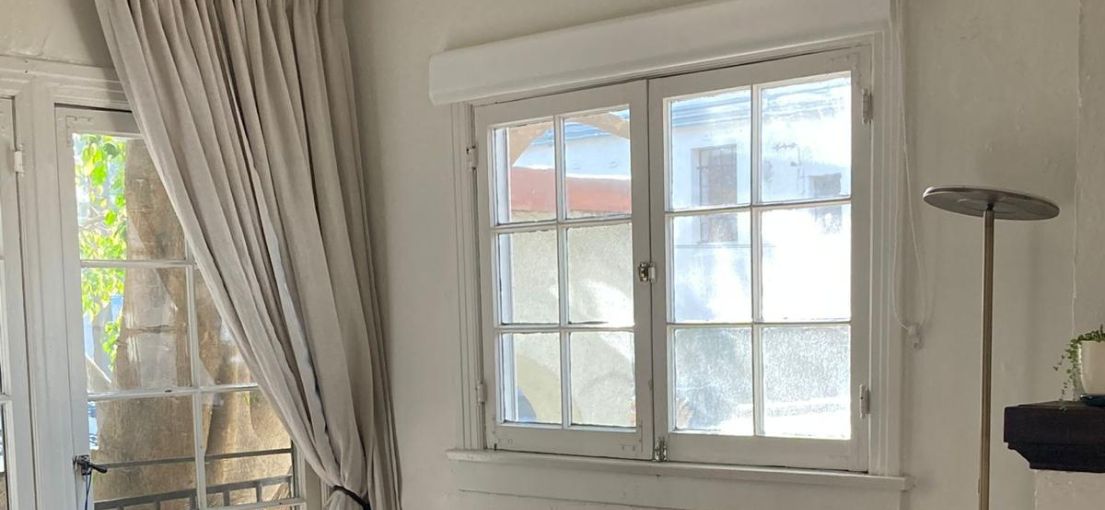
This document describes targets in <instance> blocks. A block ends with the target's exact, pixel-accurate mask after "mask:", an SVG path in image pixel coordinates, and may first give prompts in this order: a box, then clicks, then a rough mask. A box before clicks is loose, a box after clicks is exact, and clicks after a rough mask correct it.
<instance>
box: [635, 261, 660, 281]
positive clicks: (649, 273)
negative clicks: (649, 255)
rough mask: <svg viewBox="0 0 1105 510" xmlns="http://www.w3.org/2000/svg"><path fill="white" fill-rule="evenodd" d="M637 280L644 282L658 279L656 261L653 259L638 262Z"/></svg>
mask: <svg viewBox="0 0 1105 510" xmlns="http://www.w3.org/2000/svg"><path fill="white" fill-rule="evenodd" d="M637 280H639V281H641V282H644V283H652V282H655V281H656V263H655V262H652V261H648V262H641V263H640V264H637Z"/></svg>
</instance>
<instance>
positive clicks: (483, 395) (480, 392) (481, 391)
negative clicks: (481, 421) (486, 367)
mask: <svg viewBox="0 0 1105 510" xmlns="http://www.w3.org/2000/svg"><path fill="white" fill-rule="evenodd" d="M476 403H477V404H480V405H483V404H485V403H487V385H486V384H484V383H483V381H480V382H479V383H476Z"/></svg>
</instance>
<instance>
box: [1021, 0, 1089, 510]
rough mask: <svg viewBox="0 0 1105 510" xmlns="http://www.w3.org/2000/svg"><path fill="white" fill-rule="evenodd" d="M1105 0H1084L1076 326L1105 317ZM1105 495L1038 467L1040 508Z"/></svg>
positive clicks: (1067, 509)
mask: <svg viewBox="0 0 1105 510" xmlns="http://www.w3.org/2000/svg"><path fill="white" fill-rule="evenodd" d="M1103 24H1105V3H1103V2H1100V1H1099V0H1082V11H1081V19H1080V27H1081V29H1080V30H1079V34H1080V36H1079V39H1080V41H1079V52H1078V94H1079V109H1078V163H1077V183H1076V213H1077V235H1076V238H1075V254H1074V263H1075V265H1074V291H1075V292H1074V326H1075V329H1076V330H1077V331H1084V330H1089V329H1092V328H1095V327H1097V326H1099V325H1101V324H1102V323H1103V322H1105V256H1103V255H1102V246H1105V205H1103V204H1105V202H1103V201H1102V200H1101V195H1102V193H1105V32H1102V30H1101V27H1102V26H1103ZM1103 501H1105V475H1100V474H1088V473H1063V472H1055V471H1040V472H1038V473H1036V510H1091V509H1094V510H1096V509H1098V508H1101V506H1102V502H1103Z"/></svg>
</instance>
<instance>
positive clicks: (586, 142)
mask: <svg viewBox="0 0 1105 510" xmlns="http://www.w3.org/2000/svg"><path fill="white" fill-rule="evenodd" d="M564 173H565V177H566V179H567V182H566V183H565V184H566V185H565V188H564V189H565V195H566V196H567V202H568V204H567V209H568V217H570V218H578V217H585V216H607V215H627V214H629V213H630V211H631V210H632V201H631V199H630V192H631V189H630V188H631V186H630V150H629V109H628V108H622V109H619V110H614V111H605V112H599V113H588V114H583V115H579V116H575V117H568V118H566V119H564Z"/></svg>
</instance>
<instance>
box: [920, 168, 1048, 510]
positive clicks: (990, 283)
mask: <svg viewBox="0 0 1105 510" xmlns="http://www.w3.org/2000/svg"><path fill="white" fill-rule="evenodd" d="M923 198H924V200H925V202H927V203H928V204H929V205H932V206H934V207H937V208H940V209H943V210H945V211H950V212H954V213H957V214H965V215H968V216H976V217H981V218H982V224H983V248H982V388H981V389H982V391H981V406H982V409H981V410H980V411H981V413H980V414H981V420H980V421H981V424H980V433H979V436H980V438H979V439H980V443H979V447H978V457H979V459H978V462H979V465H978V508H979V510H989V508H990V414H991V413H990V409H991V407H992V398H991V388H992V374H993V358H994V220H1016V221H1033V220H1046V219H1051V218H1054V217H1056V216H1058V215H1059V206H1057V205H1055V203H1054V202H1052V201H1050V200H1048V199H1046V198H1042V197H1037V196H1034V195H1029V194H1027V193H1021V192H1018V191H1009V190H1003V189H997V188H984V187H978V186H933V187H931V188H929V189H927V190H925V193H924V196H923Z"/></svg>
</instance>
